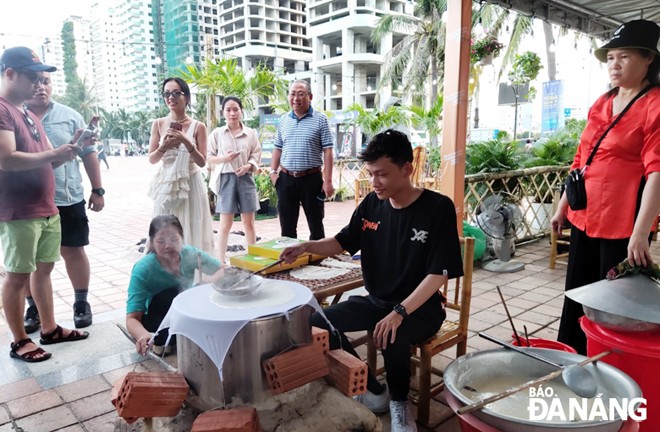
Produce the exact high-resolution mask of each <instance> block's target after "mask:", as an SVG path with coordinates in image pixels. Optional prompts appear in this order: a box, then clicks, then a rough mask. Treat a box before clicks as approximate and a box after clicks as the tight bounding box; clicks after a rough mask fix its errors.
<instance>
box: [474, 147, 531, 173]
mask: <svg viewBox="0 0 660 432" xmlns="http://www.w3.org/2000/svg"><path fill="white" fill-rule="evenodd" d="M521 161H522V155H521V153H520V151H519V150H518V149H517V147H516V144H515V143H513V142H503V141H499V140H490V141H479V142H475V143H472V144H470V145H468V146H467V147H466V149H465V173H466V174H478V173H486V172H501V171H511V170H515V169H518V168H520V166H521V165H520V164H521Z"/></svg>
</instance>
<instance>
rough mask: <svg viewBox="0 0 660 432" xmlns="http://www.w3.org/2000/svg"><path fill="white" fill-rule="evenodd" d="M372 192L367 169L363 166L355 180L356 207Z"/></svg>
mask: <svg viewBox="0 0 660 432" xmlns="http://www.w3.org/2000/svg"><path fill="white" fill-rule="evenodd" d="M369 192H371V180H369V173H368V172H367V168H366V167H364V166H362V168H361V169H360V175H359V176H358V178H356V179H355V207H357V206H358V204H360V201H362V200H363V199H364V197H365V196H367V194H368V193H369Z"/></svg>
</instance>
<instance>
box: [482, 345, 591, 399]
mask: <svg viewBox="0 0 660 432" xmlns="http://www.w3.org/2000/svg"><path fill="white" fill-rule="evenodd" d="M479 336H480V337H482V338H484V339H487V340H489V341H491V342H494V343H496V344H498V345H500V346H503V347H504V348H508V349H510V350H513V351H516V352H518V353H520V354H523V355H526V356H527V357H531V358H533V359H536V360H539V361H542V362H543V363H547V364H549V365H552V366H554V367H556V368H559V369H561V370H562V373H561V377H562V379H563V380H564V384H566V386H567V387H568V388H569V389H571V390H572V391H573V393H575V394H576V395H578V396H581V397H584V398H592V397H594V396H596V392H597V391H598V385H597V384H596V380H595V379H594V376H593V375H592V374H591V372H589V371H588V370H586V369H585V368H583V367H582V366H579V365H577V364H572V365H561V364H559V363H555V362H553V361H552V360H548V359H547V358H545V357H543V356H540V355H538V354H536V353H533V352H531V351H527V350H525V349H522V348H519V347H517V346H515V345H511V344H510V343H508V342H504V341H503V340H499V339H497V338H495V337H493V336H490V335H488V334H486V333H482V332H479Z"/></svg>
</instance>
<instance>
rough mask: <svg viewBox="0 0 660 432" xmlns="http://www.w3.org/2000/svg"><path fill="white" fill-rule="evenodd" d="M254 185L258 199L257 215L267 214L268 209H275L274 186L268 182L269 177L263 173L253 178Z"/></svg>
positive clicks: (275, 194) (275, 196) (275, 192)
mask: <svg viewBox="0 0 660 432" xmlns="http://www.w3.org/2000/svg"><path fill="white" fill-rule="evenodd" d="M254 183H255V184H256V186H257V196H258V197H259V207H260V210H259V213H260V214H267V213H268V212H269V209H270V208H276V207H277V191H276V190H275V185H273V182H272V181H270V176H269V175H268V174H266V173H263V172H262V173H259V174H257V175H255V176H254Z"/></svg>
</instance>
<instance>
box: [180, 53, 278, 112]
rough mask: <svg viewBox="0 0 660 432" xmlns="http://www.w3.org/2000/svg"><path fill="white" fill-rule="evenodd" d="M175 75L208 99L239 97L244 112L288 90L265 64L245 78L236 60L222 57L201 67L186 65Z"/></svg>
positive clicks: (208, 60)
mask: <svg viewBox="0 0 660 432" xmlns="http://www.w3.org/2000/svg"><path fill="white" fill-rule="evenodd" d="M177 72H178V75H179V76H181V78H183V79H184V80H186V82H189V83H192V84H194V85H196V86H197V87H198V88H199V89H200V90H202V92H203V93H204V94H205V95H207V97H211V96H215V95H222V96H229V95H231V96H237V97H239V98H240V99H241V101H242V102H243V107H244V108H245V110H247V111H252V110H253V109H254V108H255V103H254V99H255V98H259V99H266V98H270V97H274V96H277V95H280V94H286V92H287V90H288V83H287V82H286V81H285V80H284V79H283V78H281V77H280V75H279V74H278V73H277V72H275V71H272V70H270V69H268V68H267V67H266V65H264V64H260V65H258V66H257V67H256V68H255V69H254V72H253V73H252V74H251V75H250V76H248V75H247V74H246V73H245V71H244V70H243V69H242V68H241V67H240V66H238V60H237V59H235V58H225V57H223V58H220V59H217V60H215V61H212V60H210V59H207V60H206V63H205V64H204V67H203V68H198V67H197V66H196V65H186V66H185V68H184V69H179V70H178V71H177Z"/></svg>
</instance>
